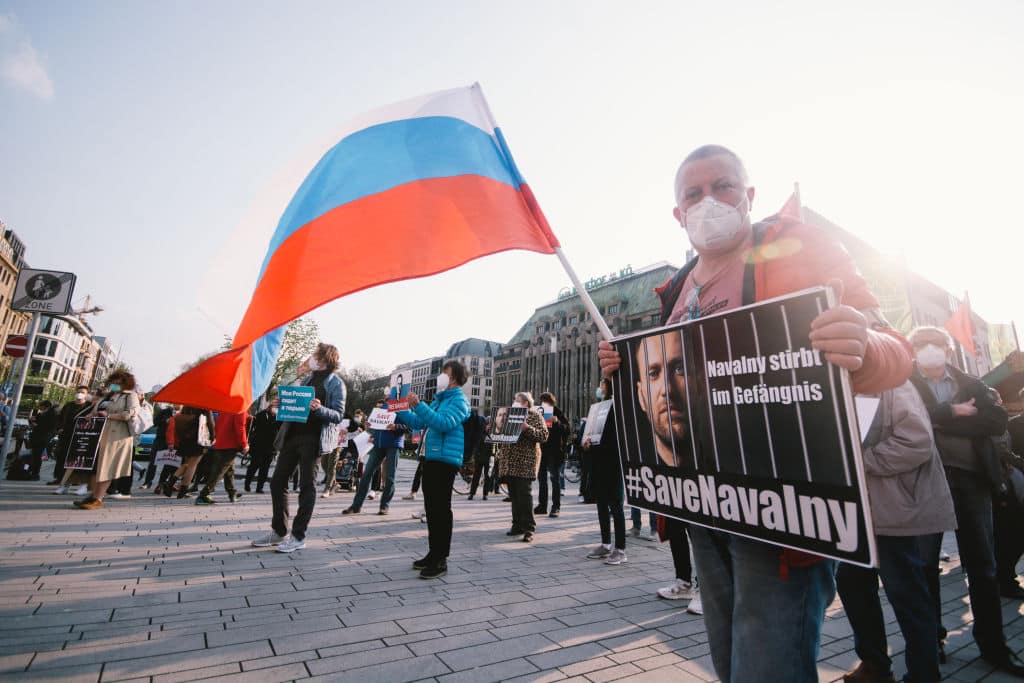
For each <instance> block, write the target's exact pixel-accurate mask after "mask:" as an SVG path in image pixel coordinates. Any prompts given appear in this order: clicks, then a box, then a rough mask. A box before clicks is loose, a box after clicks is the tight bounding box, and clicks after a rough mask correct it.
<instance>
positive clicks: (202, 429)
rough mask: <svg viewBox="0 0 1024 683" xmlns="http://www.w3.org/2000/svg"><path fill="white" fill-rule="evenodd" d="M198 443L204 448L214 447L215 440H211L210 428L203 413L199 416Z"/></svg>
mask: <svg viewBox="0 0 1024 683" xmlns="http://www.w3.org/2000/svg"><path fill="white" fill-rule="evenodd" d="M196 442H197V443H198V444H199V445H200V446H202V447H203V448H209V447H210V446H212V445H213V439H212V438H210V426H209V425H207V424H206V416H205V415H203V414H202V413H200V415H199V433H198V434H197V436H196Z"/></svg>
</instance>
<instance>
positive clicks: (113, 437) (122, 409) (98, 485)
mask: <svg viewBox="0 0 1024 683" xmlns="http://www.w3.org/2000/svg"><path fill="white" fill-rule="evenodd" d="M138 410H139V399H138V397H137V396H136V395H135V377H134V376H133V375H132V374H131V373H130V372H128V371H126V370H118V371H116V372H114V373H113V374H111V375H110V377H108V378H107V395H106V397H105V398H103V399H102V400H101V401H99V402H97V403H96V407H95V408H93V412H92V413H91V415H90V416H92V417H106V418H107V424H106V426H105V427H104V428H103V433H102V434H101V435H100V443H99V448H98V449H97V451H96V472H95V473H94V474H93V477H92V483H91V486H92V494H91V495H90V496H89V497H87V498H85V499H84V500H76V501H75V507H77V508H79V509H81V510H95V509H96V508H100V507H103V496H104V495H106V493H107V487H109V486H110V482H111V481H113V480H114V479H117V478H119V477H124V476H127V475H129V474H131V471H132V451H133V450H134V446H135V443H134V439H133V438H132V432H131V428H130V426H129V425H130V423H131V419H132V418H133V417H134V416H135V414H136V413H137V412H138Z"/></svg>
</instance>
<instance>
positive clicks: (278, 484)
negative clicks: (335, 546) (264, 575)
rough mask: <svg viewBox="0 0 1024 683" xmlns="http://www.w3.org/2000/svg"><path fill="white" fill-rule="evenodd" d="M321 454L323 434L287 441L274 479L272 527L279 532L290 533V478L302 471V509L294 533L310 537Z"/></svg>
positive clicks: (300, 507)
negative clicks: (316, 474)
mask: <svg viewBox="0 0 1024 683" xmlns="http://www.w3.org/2000/svg"><path fill="white" fill-rule="evenodd" d="M319 458H320V436H319V435H312V436H299V437H295V438H293V439H289V440H288V441H285V443H284V448H282V449H281V453H280V454H279V455H278V456H277V467H275V468H274V477H273V479H271V480H270V494H271V502H272V504H273V507H274V516H273V519H272V520H271V523H270V525H271V527H272V528H273V529H274V533H275V534H277V535H278V536H285V535H287V534H288V518H289V516H290V515H289V512H288V480H289V479H291V477H292V473H293V472H295V471H296V470H298V473H299V485H300V489H299V511H298V513H296V515H295V521H293V522H292V536H293V537H294V538H295V539H297V540H300V541H301V540H302V539H304V538H305V537H306V528H307V527H308V526H309V520H310V519H311V518H312V517H313V506H315V505H316V479H315V478H314V477H315V475H314V473H313V470H314V468H315V467H316V462H317V460H318V459H319Z"/></svg>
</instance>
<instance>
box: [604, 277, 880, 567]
mask: <svg viewBox="0 0 1024 683" xmlns="http://www.w3.org/2000/svg"><path fill="white" fill-rule="evenodd" d="M831 296H832V292H831V290H827V289H825V288H816V289H812V290H806V291H803V292H798V293H796V294H792V295H789V296H786V297H780V298H777V299H773V300H770V301H765V302H762V303H758V304H754V305H751V306H744V307H741V308H737V309H734V310H731V311H728V312H725V313H720V314H716V315H710V316H706V317H703V318H698V319H696V320H690V321H687V322H684V323H681V324H678V325H673V326H669V327H662V328H659V329H657V330H654V331H651V330H648V331H645V332H642V333H638V334H634V335H630V336H626V337H620V338H618V339H616V340H615V346H616V349H617V350H618V351H619V353H620V354H621V356H622V359H623V364H622V369H621V370H620V371H619V372H618V373H617V375H616V377H615V382H616V385H615V397H614V400H615V410H614V413H613V415H614V417H613V419H615V420H616V421H617V422H616V426H617V427H618V436H619V453H620V457H621V460H622V467H623V476H624V481H625V483H626V496H627V502H628V503H629V504H630V505H633V506H636V507H640V508H644V509H647V510H651V511H653V512H657V513H661V514H666V515H669V516H672V517H676V518H679V519H682V520H685V521H687V522H691V523H693V524H698V525H701V526H705V527H709V528H712V529H717V530H721V531H726V532H729V533H733V534H738V535H741V536H746V537H749V538H754V539H758V540H762V541H766V542H769V543H773V544H776V545H780V546H784V547H788V548H795V549H797V550H802V551H806V552H810V553H815V554H818V555H824V556H827V557H832V558H835V559H839V560H843V561H847V562H852V563H855V564H860V565H864V566H870V565H873V564H875V562H876V552H875V539H874V532H873V529H872V525H871V515H870V510H869V508H868V498H867V492H866V488H865V482H864V467H863V462H862V460H861V452H860V438H859V437H860V433H859V429H858V425H857V419H856V413H855V412H854V407H853V396H852V392H851V389H850V380H849V374H848V373H847V371H845V370H843V369H842V368H839V367H837V366H835V365H832V364H831V363H829V362H827V361H825V359H824V358H823V356H822V354H821V353H820V352H818V351H817V350H815V349H813V348H811V342H810V339H809V337H808V335H809V333H810V325H811V321H812V320H813V319H814V318H816V317H817V316H818V315H819V314H820V313H821V312H822V311H824V310H825V309H827V308H828V307H829V306H830V299H831Z"/></svg>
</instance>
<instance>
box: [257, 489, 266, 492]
mask: <svg viewBox="0 0 1024 683" xmlns="http://www.w3.org/2000/svg"><path fill="white" fill-rule="evenodd" d="M256 493H266V491H264V490H263V489H256Z"/></svg>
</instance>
